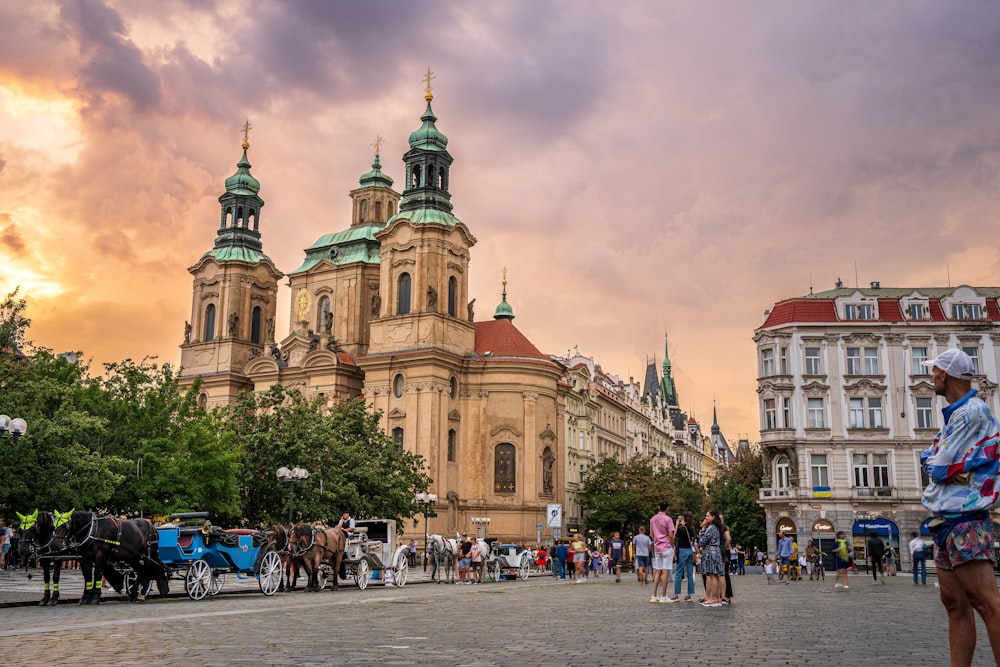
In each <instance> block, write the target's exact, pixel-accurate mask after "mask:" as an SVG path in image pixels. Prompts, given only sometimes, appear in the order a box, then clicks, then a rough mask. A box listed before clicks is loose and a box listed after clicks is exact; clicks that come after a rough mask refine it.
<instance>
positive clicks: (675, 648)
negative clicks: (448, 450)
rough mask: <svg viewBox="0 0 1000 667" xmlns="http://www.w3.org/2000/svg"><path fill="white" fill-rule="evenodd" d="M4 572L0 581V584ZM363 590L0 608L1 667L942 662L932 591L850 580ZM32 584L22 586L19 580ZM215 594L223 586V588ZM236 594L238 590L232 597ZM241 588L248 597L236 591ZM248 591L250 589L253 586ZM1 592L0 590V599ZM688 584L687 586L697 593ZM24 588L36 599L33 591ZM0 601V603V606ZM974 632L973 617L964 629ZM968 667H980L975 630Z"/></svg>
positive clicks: (984, 654)
mask: <svg viewBox="0 0 1000 667" xmlns="http://www.w3.org/2000/svg"><path fill="white" fill-rule="evenodd" d="M7 576H8V575H4V577H5V578H6V577H7ZM421 579H422V577H421V576H419V575H417V576H415V577H414V579H413V580H412V583H411V584H408V585H407V586H406V587H404V588H395V587H387V586H381V585H378V584H373V585H372V586H370V587H369V588H368V589H367V590H365V591H361V590H358V589H357V588H355V587H353V586H345V587H343V588H341V589H340V590H339V591H336V592H334V591H330V590H326V591H322V592H320V593H303V592H293V593H279V594H277V595H275V596H274V597H270V598H268V597H265V596H263V595H261V594H260V593H256V594H247V595H221V596H219V597H217V598H214V599H205V600H202V601H199V602H193V601H190V600H187V599H186V598H173V599H166V600H163V599H160V600H157V599H156V598H152V599H150V600H149V601H147V602H145V603H141V604H136V605H129V604H127V603H125V602H121V601H117V600H114V599H109V600H108V601H107V602H106V603H104V604H101V605H100V606H98V607H80V606H78V605H74V604H67V605H60V606H58V607H47V608H39V607H34V606H32V607H18V608H4V609H0V638H2V641H3V645H4V647H5V649H4V659H3V662H4V664H6V665H39V664H48V663H50V662H57V663H62V664H73V665H102V666H103V665H108V664H114V665H143V666H154V665H242V664H248V665H249V664H252V665H286V666H287V665H334V664H336V665H369V664H379V665H459V664H462V665H525V664H533V665H540V664H561V665H616V666H618V665H627V666H629V667H632V666H636V665H657V666H661V665H705V664H710V665H713V666H714V665H823V666H826V665H830V664H835V665H837V667H850V666H852V665H885V664H890V663H891V664H894V665H907V667H918V666H921V665H934V666H937V665H944V664H947V662H948V660H947V643H946V637H945V634H946V628H947V619H946V617H945V613H944V608H943V607H942V606H941V603H940V601H939V599H938V592H937V589H936V588H935V587H934V585H933V581H930V582H929V585H928V586H926V587H925V586H914V585H913V584H912V582H911V580H910V578H909V576H902V575H901V576H897V577H891V578H889V579H888V583H887V585H884V586H883V585H877V586H876V585H873V584H872V583H871V580H870V579H867V578H865V577H862V576H852V577H851V580H850V589H849V590H847V591H844V590H839V589H834V587H833V583H834V582H833V579H832V577H831V578H830V579H827V580H826V581H825V582H810V581H802V582H795V583H792V584H791V585H788V586H785V585H770V586H768V585H766V584H765V582H764V577H763V576H761V575H747V576H745V577H735V578H734V586H735V588H736V598H735V603H734V604H733V606H731V607H724V608H718V609H706V608H703V607H701V606H699V605H697V604H693V603H683V602H678V603H674V604H650V603H649V595H650V594H649V588H650V587H649V586H644V587H640V586H639V585H638V584H637V583H636V582H635V580H634V578H633V577H631V576H630V577H623V581H622V583H620V584H615V583H614V579H613V578H612V577H601V578H600V579H597V580H593V579H591V580H590V581H588V582H586V583H583V584H579V585H578V584H574V583H572V582H570V581H569V580H567V581H565V582H563V581H556V580H553V579H551V578H550V577H547V576H539V577H532V578H531V579H529V580H528V581H524V582H521V581H505V582H498V583H490V582H487V583H485V584H483V585H479V586H453V585H430V584H422V583H420V580H421ZM35 581H36V583H37V579H36V580H35ZM230 583H231V582H228V581H227V583H226V588H227V589H229V588H230ZM244 583H245V582H241V585H243V584H244ZM246 585H248V586H249V583H247V584H246ZM253 585H256V584H255V583H253ZM8 588H9V582H7V581H6V580H5V581H3V582H0V595H2V594H3V592H4V591H5V590H7V589H8ZM699 588H700V586H699ZM36 590H37V589H36ZM0 599H2V598H0ZM977 623H978V618H977ZM978 629H979V640H978V647H977V650H976V659H975V662H974V664H976V665H989V664H993V662H992V659H991V653H990V651H989V644H988V641H987V639H986V636H985V630H984V628H983V626H982V624H981V623H980V624H979V626H978Z"/></svg>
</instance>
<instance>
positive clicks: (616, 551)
mask: <svg viewBox="0 0 1000 667" xmlns="http://www.w3.org/2000/svg"><path fill="white" fill-rule="evenodd" d="M624 557H625V540H623V539H622V534H621V533H619V532H618V531H617V530H616V531H615V534H614V535H613V536H612V537H611V539H610V540H609V541H608V558H609V559H610V560H609V561H608V574H611V571H612V570H614V572H615V583H616V584H617V583H619V582H621V580H622V559H623V558H624Z"/></svg>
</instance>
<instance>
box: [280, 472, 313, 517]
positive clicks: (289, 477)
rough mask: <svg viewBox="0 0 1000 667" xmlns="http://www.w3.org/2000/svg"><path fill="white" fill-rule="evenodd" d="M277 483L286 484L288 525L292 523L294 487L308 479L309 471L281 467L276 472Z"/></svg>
mask: <svg viewBox="0 0 1000 667" xmlns="http://www.w3.org/2000/svg"><path fill="white" fill-rule="evenodd" d="M276 474H277V476H278V481H279V482H281V483H282V484H288V524H289V525H291V523H292V502H294V500H295V485H296V484H298V483H299V482H303V481H305V480H306V479H308V478H309V471H308V470H306V469H305V468H292V469H291V470H289V469H288V468H286V467H284V466H282V467H280V468H278V471H277V473H276Z"/></svg>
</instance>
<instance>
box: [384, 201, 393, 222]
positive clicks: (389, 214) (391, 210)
mask: <svg viewBox="0 0 1000 667" xmlns="http://www.w3.org/2000/svg"><path fill="white" fill-rule="evenodd" d="M385 207H386V209H388V210H387V212H386V216H388V217H390V218H391V217H392V216H394V215H396V207H395V206H393V204H392V202H389V203H388V204H386V205H385Z"/></svg>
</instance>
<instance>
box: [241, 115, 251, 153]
mask: <svg viewBox="0 0 1000 667" xmlns="http://www.w3.org/2000/svg"><path fill="white" fill-rule="evenodd" d="M240 129H241V130H243V150H246V149H248V148H250V141H249V138H250V130H252V129H253V125H251V124H250V119H249V118H247V120H246V122H245V123H243V127H241V128H240Z"/></svg>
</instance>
